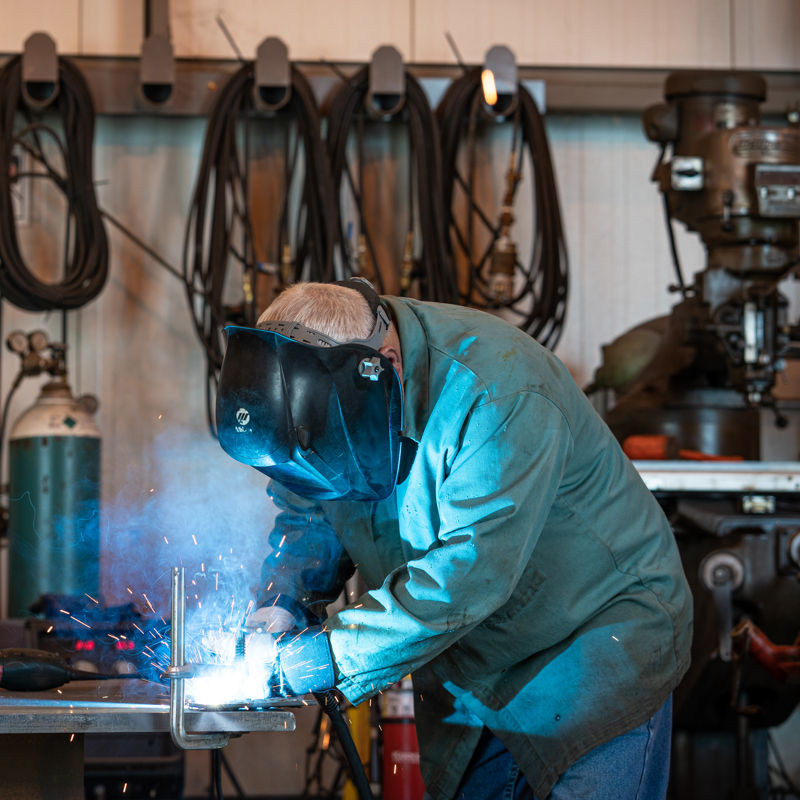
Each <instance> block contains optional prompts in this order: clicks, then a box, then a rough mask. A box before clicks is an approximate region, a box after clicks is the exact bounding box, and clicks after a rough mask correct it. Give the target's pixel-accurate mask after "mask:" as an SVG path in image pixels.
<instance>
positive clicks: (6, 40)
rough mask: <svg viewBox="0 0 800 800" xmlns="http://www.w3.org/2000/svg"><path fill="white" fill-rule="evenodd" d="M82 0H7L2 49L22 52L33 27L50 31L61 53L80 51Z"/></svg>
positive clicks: (0, 39)
mask: <svg viewBox="0 0 800 800" xmlns="http://www.w3.org/2000/svg"><path fill="white" fill-rule="evenodd" d="M80 3H81V0H25V2H17V0H5V2H4V3H3V4H2V10H3V18H2V20H3V21H2V25H0V53H19V52H20V51H21V50H22V45H23V43H24V42H25V40H26V39H27V38H28V36H30V34H31V33H33V32H34V31H44V32H45V33H49V34H50V36H52V37H53V38H54V39H55V40H56V45H57V46H58V49H59V50H60V52H62V53H78V52H79V51H80V22H79V19H80Z"/></svg>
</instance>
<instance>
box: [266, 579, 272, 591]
mask: <svg viewBox="0 0 800 800" xmlns="http://www.w3.org/2000/svg"><path fill="white" fill-rule="evenodd" d="M271 588H272V581H270V584H269V586H267V591H269V590H270V589H271Z"/></svg>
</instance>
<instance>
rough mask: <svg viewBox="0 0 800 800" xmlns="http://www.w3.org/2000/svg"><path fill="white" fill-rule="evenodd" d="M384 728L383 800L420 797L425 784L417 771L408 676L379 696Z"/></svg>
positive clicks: (417, 762) (406, 799)
mask: <svg viewBox="0 0 800 800" xmlns="http://www.w3.org/2000/svg"><path fill="white" fill-rule="evenodd" d="M380 707H381V717H382V722H381V728H382V730H383V800H421V798H422V795H423V794H425V784H424V783H423V782H422V773H421V772H420V770H419V745H418V744H417V729H416V727H415V726H414V689H413V687H412V685H411V677H410V676H409V677H406V678H403V680H402V681H400V682H399V683H396V684H394V686H391V687H390V688H389V689H387V690H386V691H385V692H384V693H383V694H382V695H381V697H380Z"/></svg>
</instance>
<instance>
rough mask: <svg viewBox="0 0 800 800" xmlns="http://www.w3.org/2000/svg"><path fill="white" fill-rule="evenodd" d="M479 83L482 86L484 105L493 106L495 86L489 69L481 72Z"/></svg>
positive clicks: (495, 99) (495, 93) (495, 100)
mask: <svg viewBox="0 0 800 800" xmlns="http://www.w3.org/2000/svg"><path fill="white" fill-rule="evenodd" d="M481 83H482V84H483V99H484V100H486V104H487V105H489V106H493V105H494V104H495V103H496V102H497V85H496V84H495V82H494V73H493V72H492V71H491V70H490V69H485V70H484V71H483V72H481Z"/></svg>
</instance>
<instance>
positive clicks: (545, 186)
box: [437, 67, 569, 349]
mask: <svg viewBox="0 0 800 800" xmlns="http://www.w3.org/2000/svg"><path fill="white" fill-rule="evenodd" d="M517 98H518V103H519V105H518V110H517V112H516V114H515V115H514V123H515V130H514V136H513V137H512V138H513V145H512V148H513V149H512V156H514V155H516V148H517V137H519V139H520V142H519V155H518V157H517V158H516V164H517V165H518V166H517V167H515V168H516V170H517V172H518V173H521V172H522V165H523V153H524V151H525V150H527V152H528V153H529V155H530V160H531V164H532V167H533V175H532V176H531V177H530V178H529V179H528V181H529V184H530V186H531V188H532V190H533V196H534V206H535V217H534V218H533V219H532V220H530V223H528V222H527V220H525V221H517V225H520V226H528V225H529V226H530V227H531V229H532V230H533V233H534V245H533V248H532V252H531V257H530V259H529V261H528V262H527V263H526V264H523V263H520V262H519V261H518V262H517V274H516V279H517V286H516V287H515V290H514V294H513V296H512V297H510V298H508V299H507V300H503V301H498V300H497V299H496V298H494V297H493V296H492V294H491V292H490V280H491V275H490V273H489V264H490V258H491V255H492V249H493V247H494V244H495V242H496V241H497V239H498V237H499V235H500V226H499V225H498V224H496V223H495V222H494V220H496V219H497V218H498V216H499V214H498V213H491V214H487V213H486V212H485V211H484V210H483V209H482V208H481V207H480V206H479V205H478V203H477V199H476V197H475V187H474V185H473V180H472V170H470V174H469V176H468V177H467V178H466V179H464V178H463V177H462V175H461V174H460V172H459V170H458V163H457V162H458V156H459V152H460V151H461V149H462V147H464V146H466V148H467V151H468V152H467V160H468V162H470V163H472V162H473V160H474V155H475V144H476V138H477V129H478V125H479V122H480V115H481V114H482V106H483V96H482V89H481V69H480V68H479V67H478V68H474V69H471V70H469V71H468V72H466V73H465V74H464V75H463V76H462V77H460V78H458V79H457V80H456V81H454V82H453V83H452V84H451V85H450V88H449V89H448V90H447V92H446V94H445V96H444V98H443V99H442V102H441V103H440V104H439V108H438V110H437V116H438V117H439V121H440V125H441V131H442V165H443V166H442V171H443V184H444V201H443V202H444V210H445V216H446V223H447V230H448V232H450V233H452V237H453V238H452V241H453V243H454V246H455V247H456V248H458V250H459V251H460V253H461V255H462V256H463V257H464V260H465V261H466V275H465V276H461V277H462V278H465V280H464V281H463V284H462V286H463V285H465V286H466V289H462V291H461V301H462V302H463V303H466V304H467V305H471V306H475V307H477V308H483V309H496V308H498V307H502V308H506V309H508V312H509V314H510V315H511V316H512V317H514V321H515V322H516V324H517V325H518V327H519V328H521V329H522V330H524V331H526V332H527V333H528V334H530V335H531V336H533V337H534V338H535V339H537V340H538V341H539V342H541V343H542V344H543V345H545V346H546V347H549V348H550V349H553V348H554V347H555V346H556V344H557V343H558V340H559V338H560V336H561V332H562V330H563V327H564V318H565V314H566V308H567V294H568V289H569V264H568V259H567V248H566V243H565V241H564V231H563V226H562V222H561V209H560V207H559V201H558V191H557V188H556V180H555V172H554V169H553V162H552V159H551V157H550V148H549V146H548V143H547V134H546V131H545V127H544V121H543V119H542V116H541V114H540V113H539V110H538V108H537V107H536V103H535V102H534V100H533V98H532V97H531V95H530V93H529V92H528V90H527V89H526V88H525V87H524V86H523V85H522V84H521V83H520V84H518V85H517ZM514 160H515V159H514V158H513V157H512V162H513V161H514ZM523 180H525V176H523ZM457 185H458V186H460V187H461V188H462V189H463V191H464V193H465V194H466V195H467V203H468V216H467V221H466V225H467V231H466V232H465V231H464V228H463V227H462V226H460V225H459V223H458V220H457V219H456V213H455V208H456V202H455V201H456V191H455V190H456V186H457ZM512 192H513V190H512ZM476 218H477V221H478V222H479V223H480V224H482V225H483V226H484V227H485V229H486V230H487V232H488V234H489V237H490V241H489V245H488V247H486V248H485V249H483V250H481V251H480V252H477V253H476V252H475V250H476V242H475V241H474V236H473V233H474V231H473V227H474V221H475V219H476Z"/></svg>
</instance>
